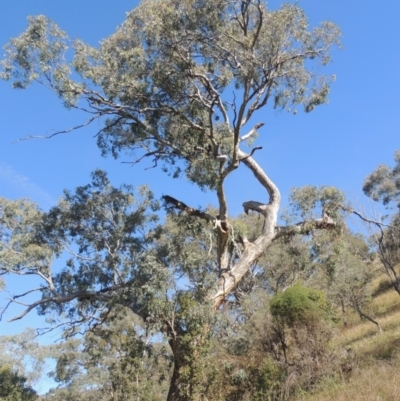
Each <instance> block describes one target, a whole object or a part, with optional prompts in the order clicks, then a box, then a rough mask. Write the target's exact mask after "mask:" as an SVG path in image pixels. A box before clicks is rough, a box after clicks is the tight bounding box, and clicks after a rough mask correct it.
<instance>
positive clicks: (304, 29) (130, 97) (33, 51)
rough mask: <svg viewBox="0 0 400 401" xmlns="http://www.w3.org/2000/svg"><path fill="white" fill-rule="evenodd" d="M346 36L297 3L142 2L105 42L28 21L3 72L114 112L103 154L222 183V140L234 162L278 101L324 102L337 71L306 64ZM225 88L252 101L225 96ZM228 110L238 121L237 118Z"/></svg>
mask: <svg viewBox="0 0 400 401" xmlns="http://www.w3.org/2000/svg"><path fill="white" fill-rule="evenodd" d="M238 15H239V16H241V17H240V18H238ZM339 38H340V31H339V29H338V28H337V27H336V26H335V25H334V24H333V23H331V22H324V23H322V24H321V25H320V26H319V27H316V28H314V29H311V30H310V29H309V26H308V21H307V18H306V16H305V14H304V12H303V11H302V10H301V9H300V8H299V7H298V6H297V5H290V4H285V5H283V6H282V7H281V8H280V9H278V10H275V11H274V10H270V9H268V8H267V6H266V4H264V3H263V2H255V3H253V2H245V3H243V2H240V1H233V2H229V3H226V2H225V1H222V0H218V1H215V0H214V1H203V0H199V1H198V0H196V1H193V0H184V1H182V0H180V1H178V0H163V1H157V2H154V1H151V0H144V1H142V2H141V3H140V4H139V6H138V7H136V8H135V9H134V10H132V11H131V12H130V13H129V14H128V15H127V18H126V20H125V22H124V23H123V24H121V25H120V26H119V27H118V29H117V30H116V32H115V33H114V34H113V35H111V36H110V37H108V38H106V39H105V40H103V41H102V42H101V45H100V46H99V48H93V47H91V46H89V45H87V44H86V43H84V42H82V41H81V40H76V41H74V42H71V41H70V39H69V38H68V36H67V35H66V34H65V33H64V32H63V31H62V30H61V29H59V28H58V27H57V25H56V24H55V23H54V22H52V21H51V20H49V19H48V18H47V17H45V16H42V15H40V16H36V17H30V18H29V19H28V28H27V30H26V31H25V32H24V33H22V34H21V35H20V36H19V37H17V38H14V39H11V41H10V43H9V44H8V45H7V46H6V48H5V50H6V54H5V58H4V59H3V60H2V61H1V64H0V67H1V71H0V73H1V75H0V77H1V78H3V79H7V80H12V81H13V85H14V87H16V88H26V87H27V86H29V84H30V83H31V82H33V81H37V82H43V83H45V84H46V85H47V86H48V87H50V88H51V89H52V90H53V91H54V92H55V93H56V94H57V95H58V96H59V97H60V98H61V99H62V101H63V102H64V104H65V105H66V106H67V107H70V106H72V105H73V106H79V104H80V102H81V100H87V101H88V105H89V109H90V110H89V111H90V112H93V113H94V114H93V115H91V116H93V119H96V118H100V116H103V115H104V114H102V112H105V111H106V114H107V115H108V116H110V117H109V118H108V119H107V120H106V121H105V125H104V127H103V129H101V130H100V132H99V135H98V145H99V147H100V148H101V150H102V152H103V153H104V154H106V153H111V154H113V155H114V156H118V155H119V154H120V153H123V152H125V151H128V152H132V151H133V150H134V149H137V148H142V150H143V151H144V152H143V153H140V152H139V155H138V157H137V159H140V158H141V156H143V155H144V156H152V157H153V156H154V157H155V158H156V159H155V160H156V162H157V161H162V162H163V169H164V170H165V171H167V172H169V173H170V174H172V175H173V176H174V177H178V176H180V173H181V171H182V170H183V171H185V173H186V175H187V177H188V178H189V179H190V180H191V181H193V182H195V183H196V184H198V185H199V186H200V187H201V188H202V189H210V188H211V189H215V188H216V185H217V184H218V181H219V179H220V177H219V173H220V169H221V165H220V163H219V161H217V160H215V157H213V156H212V155H213V154H214V153H215V151H216V146H217V144H218V143H219V144H221V145H222V146H223V149H224V153H225V154H226V155H227V161H228V162H230V161H233V162H235V161H234V160H233V159H234V157H235V155H234V153H235V151H234V148H235V146H236V145H237V142H238V138H239V135H240V131H241V129H242V128H243V126H244V125H245V123H247V122H249V121H250V118H251V117H252V115H253V114H255V113H256V112H257V111H258V110H260V109H262V108H263V107H264V106H265V105H266V104H267V103H268V102H269V101H272V104H273V106H274V107H275V108H279V109H286V110H288V111H291V112H296V107H298V106H303V107H304V110H305V111H306V112H309V111H312V110H313V109H314V108H315V107H316V106H318V105H320V104H323V103H325V102H326V101H327V96H328V94H329V88H330V84H331V83H332V81H333V80H334V77H330V76H321V75H319V74H317V73H316V72H315V71H318V69H313V68H309V64H320V65H326V64H328V63H329V62H330V61H331V57H330V50H331V48H332V47H333V46H335V45H339ZM71 50H72V52H73V60H72V62H69V60H70V57H68V56H67V52H69V51H71ZM76 77H78V79H75V78H76ZM228 86H230V87H234V88H236V90H237V91H243V90H244V91H246V94H247V95H246V96H244V98H246V99H247V100H244V101H243V104H241V103H240V102H238V99H239V98H242V96H236V95H233V96H231V95H230V94H229V93H228V92H226V93H225V89H226V88H227V87H228ZM241 107H243V109H242V110H241ZM239 110H241V111H240V114H241V116H240V117H239V116H238V115H237V114H238V113H239ZM244 111H245V113H244ZM230 114H235V115H236V117H239V118H234V120H233V121H232V122H231V121H230V118H229V115H230ZM254 138H255V136H254V137H253V138H248V139H249V140H252V139H254ZM209 147H211V152H208V150H207V149H208V148H209ZM198 149H205V150H206V151H205V152H203V153H201V152H200V154H199V152H198ZM209 153H211V155H210V154H209Z"/></svg>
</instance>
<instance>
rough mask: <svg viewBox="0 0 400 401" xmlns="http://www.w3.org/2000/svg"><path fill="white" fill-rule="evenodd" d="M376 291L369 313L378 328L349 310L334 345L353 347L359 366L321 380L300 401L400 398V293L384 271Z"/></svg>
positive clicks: (379, 277)
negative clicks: (342, 375) (349, 371)
mask: <svg viewBox="0 0 400 401" xmlns="http://www.w3.org/2000/svg"><path fill="white" fill-rule="evenodd" d="M371 289H372V292H373V293H374V294H375V296H374V298H373V301H372V303H371V305H370V306H369V308H368V309H369V310H368V312H369V313H370V314H371V316H372V317H373V318H374V319H375V320H377V321H378V322H379V324H380V325H381V327H382V329H383V333H381V334H380V333H378V331H377V327H376V326H375V325H374V324H373V323H371V322H369V321H367V320H365V319H363V320H361V319H360V318H359V317H358V316H357V314H355V313H353V312H348V314H347V316H346V322H347V324H346V326H344V325H343V326H342V327H341V329H340V330H339V331H338V334H337V336H336V337H335V339H334V344H335V345H338V346H341V347H344V348H345V349H348V350H349V349H351V350H352V351H354V353H355V355H356V365H357V366H356V367H355V368H354V371H353V372H352V373H351V376H350V377H335V378H331V379H327V380H325V381H324V382H322V383H320V384H319V385H318V386H317V387H316V388H315V389H314V391H313V392H312V393H311V394H310V393H306V394H303V395H299V396H298V397H297V398H296V401H392V400H393V401H398V400H400V295H399V294H397V292H395V291H394V290H393V289H391V288H390V286H388V285H387V279H386V278H385V276H384V275H383V274H379V275H377V277H376V278H375V280H374V281H373V282H372V284H371Z"/></svg>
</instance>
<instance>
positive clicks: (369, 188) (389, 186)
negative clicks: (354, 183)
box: [363, 150, 400, 208]
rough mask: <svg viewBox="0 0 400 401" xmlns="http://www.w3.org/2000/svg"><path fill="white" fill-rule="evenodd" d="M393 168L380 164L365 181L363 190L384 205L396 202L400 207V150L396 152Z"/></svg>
mask: <svg viewBox="0 0 400 401" xmlns="http://www.w3.org/2000/svg"><path fill="white" fill-rule="evenodd" d="M394 160H395V162H396V164H395V166H394V167H393V168H390V167H389V166H387V165H386V164H381V165H379V166H378V167H377V168H376V169H375V170H374V171H373V172H372V173H371V174H370V175H369V176H367V178H366V179H365V181H364V186H363V191H364V193H365V194H366V195H368V196H369V197H371V198H372V199H373V200H375V201H380V202H382V203H383V204H384V205H388V204H390V203H391V202H394V203H395V204H396V205H397V207H399V208H400V151H399V150H396V152H395V153H394Z"/></svg>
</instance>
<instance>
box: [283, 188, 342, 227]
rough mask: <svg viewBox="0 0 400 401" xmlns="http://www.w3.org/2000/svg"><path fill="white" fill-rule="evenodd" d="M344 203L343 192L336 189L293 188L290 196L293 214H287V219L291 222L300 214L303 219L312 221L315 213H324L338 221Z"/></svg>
mask: <svg viewBox="0 0 400 401" xmlns="http://www.w3.org/2000/svg"><path fill="white" fill-rule="evenodd" d="M344 203H345V196H344V194H343V192H342V191H340V190H339V189H337V188H335V187H325V186H322V187H316V186H311V185H306V186H304V187H301V188H293V189H292V190H291V194H290V206H291V211H290V212H291V213H286V216H285V218H286V219H287V220H291V218H293V215H297V214H299V215H300V216H301V218H303V219H310V218H311V217H315V216H314V214H313V213H315V212H317V213H318V212H319V215H321V211H324V212H326V213H328V214H329V216H330V217H332V218H334V219H338V218H339V217H340V210H341V207H342V206H344ZM318 217H319V216H318Z"/></svg>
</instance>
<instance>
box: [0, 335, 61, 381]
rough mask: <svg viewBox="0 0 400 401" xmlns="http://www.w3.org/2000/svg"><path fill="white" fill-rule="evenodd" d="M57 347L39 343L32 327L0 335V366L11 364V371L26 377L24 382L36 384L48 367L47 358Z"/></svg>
mask: <svg viewBox="0 0 400 401" xmlns="http://www.w3.org/2000/svg"><path fill="white" fill-rule="evenodd" d="M56 348H57V347H56V346H55V345H42V344H40V343H39V341H38V338H37V333H36V331H35V330H34V329H32V328H27V329H25V330H24V331H23V332H22V333H19V334H15V335H8V336H0V366H11V367H12V369H13V371H14V372H15V373H16V374H17V375H18V376H20V377H24V378H25V379H26V384H27V385H28V386H32V385H33V384H36V383H37V382H38V381H39V380H40V379H41V378H42V376H43V374H44V372H45V371H46V369H47V368H48V366H47V363H46V362H47V358H52V357H53V355H54V352H55V349H56Z"/></svg>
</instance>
